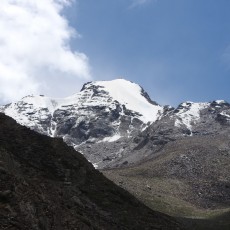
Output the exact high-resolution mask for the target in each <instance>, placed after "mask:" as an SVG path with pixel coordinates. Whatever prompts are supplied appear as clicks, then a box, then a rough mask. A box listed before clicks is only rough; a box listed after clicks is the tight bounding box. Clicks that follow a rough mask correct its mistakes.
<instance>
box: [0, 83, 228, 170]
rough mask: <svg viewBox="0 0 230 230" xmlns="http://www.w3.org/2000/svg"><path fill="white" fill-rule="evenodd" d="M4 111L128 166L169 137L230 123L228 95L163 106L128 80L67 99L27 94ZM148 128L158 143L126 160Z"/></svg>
mask: <svg viewBox="0 0 230 230" xmlns="http://www.w3.org/2000/svg"><path fill="white" fill-rule="evenodd" d="M0 112H3V113H5V114H6V115H9V116H11V117H13V118H14V119H15V120H16V121H17V122H18V123H20V124H22V125H25V126H27V127H30V128H31V129H33V130H35V131H37V132H40V133H42V134H45V135H48V136H51V137H62V138H63V139H64V141H65V142H66V143H67V144H69V145H71V146H73V147H74V148H75V149H76V150H78V151H80V152H82V153H83V154H84V155H85V157H86V158H87V159H88V160H89V161H90V162H92V163H93V164H94V166H95V167H97V168H105V167H123V166H125V165H126V166H127V165H129V161H130V160H129V158H130V157H131V158H133V159H132V160H131V164H133V163H135V162H138V161H140V160H144V158H146V157H148V156H149V155H151V154H152V153H153V152H155V151H158V150H157V149H159V148H161V147H162V146H163V145H164V144H165V143H167V142H168V141H173V140H174V139H175V138H176V139H178V138H183V137H185V136H192V135H206V134H207V133H209V134H210V133H212V132H215V129H216V130H217V131H218V130H219V131H221V132H222V131H223V130H222V129H226V128H227V129H228V124H229V122H230V104H229V103H228V102H226V101H224V100H216V101H213V102H203V103H197V102H189V101H187V102H183V103H181V104H179V105H178V107H177V108H173V107H171V106H160V105H159V104H157V103H156V102H154V101H152V100H151V98H150V97H149V95H148V94H147V93H146V92H145V91H144V89H143V88H142V87H140V86H139V85H137V84H135V83H133V82H129V81H126V80H124V79H116V80H112V81H96V82H88V83H86V84H84V85H83V87H82V89H81V91H80V92H79V93H76V94H73V95H72V96H70V97H66V98H56V99H55V98H49V97H45V96H43V95H42V96H27V97H24V98H23V99H22V100H21V101H18V102H16V103H12V104H9V105H6V106H1V107H0ZM212 122H213V124H212V128H211V129H212V130H211V129H210V128H209V127H208V126H209V125H210V124H211V123H212ZM205 123H206V125H205ZM151 127H152V128H151ZM202 127H203V130H201V128H202ZM145 130H147V131H145ZM149 130H154V133H153V134H151V135H150V136H152V137H153V136H155V138H153V142H152V141H151V140H150V142H151V143H152V145H153V147H151V148H150V150H149V149H148V150H147V149H146V148H145V150H143V151H142V152H143V154H142V153H140V154H138V156H137V157H134V155H135V154H134V155H133V156H132V155H130V157H128V158H127V159H125V158H126V157H124V156H126V155H127V154H128V153H130V152H133V151H134V153H135V150H138V151H139V150H141V149H143V148H144V146H146V144H147V142H149V140H148V135H149V133H148V132H149ZM157 130H158V131H157ZM169 130H171V131H169ZM208 130H209V131H208ZM156 135H157V136H156ZM130 146H131V147H130ZM132 146H133V148H132ZM154 146H155V147H154ZM91 148H93V149H94V153H93V154H92V153H91ZM152 148H155V150H154V151H152ZM146 151H147V152H146ZM126 162H128V164H127V163H126Z"/></svg>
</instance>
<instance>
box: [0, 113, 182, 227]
mask: <svg viewBox="0 0 230 230" xmlns="http://www.w3.org/2000/svg"><path fill="white" fill-rule="evenodd" d="M0 229H13V230H14V229H15V230H16V229H23V230H46V229H47V230H51V229H53V230H65V229H66V230H67V229H68V230H69V229H79V230H82V229H109V230H110V229H119V230H120V229H138V230H139V229H169V230H170V229H178V230H179V229H182V228H181V227H180V225H179V224H178V223H177V222H176V221H174V219H173V218H170V217H169V216H166V215H164V214H161V213H158V212H154V211H152V210H150V209H149V208H147V207H145V206H144V205H143V204H141V203H140V202H139V201H138V200H136V199H135V198H134V197H133V196H131V195H130V194H129V193H128V192H126V191H124V190H123V189H121V188H119V187H118V186H116V185H114V184H113V183H112V182H111V181H109V180H108V179H106V178H105V177H104V176H103V175H102V174H101V173H100V172H99V171H97V170H95V169H94V168H93V166H92V165H91V164H90V163H89V162H88V161H87V160H86V159H85V158H84V157H83V156H82V155H81V154H79V153H78V152H76V151H75V150H74V149H73V148H72V147H69V146H67V145H66V144H65V143H63V141H62V140H61V139H57V138H50V137H46V136H44V135H40V134H37V133H35V132H34V131H31V130H29V129H28V128H26V127H22V126H20V125H18V124H17V123H16V122H15V121H14V120H12V119H11V118H9V117H7V116H5V115H3V114H0Z"/></svg>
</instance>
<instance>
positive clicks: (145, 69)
mask: <svg viewBox="0 0 230 230" xmlns="http://www.w3.org/2000/svg"><path fill="white" fill-rule="evenodd" d="M139 2H140V4H133V1H131V0H130V1H129V0H116V1H115V0H98V1H96V3H95V0H80V1H79V2H78V3H76V4H74V5H73V6H72V7H71V8H68V10H67V11H66V12H65V13H66V16H67V18H68V19H69V22H70V24H71V26H73V27H76V28H77V30H78V32H79V33H80V34H81V36H82V37H81V39H77V40H74V41H72V48H73V49H77V50H80V51H83V52H84V53H86V54H87V56H88V57H89V60H90V65H91V72H92V76H93V78H94V79H95V80H102V79H104V80H106V79H113V78H116V77H118V76H123V77H125V78H126V79H128V80H130V81H134V82H137V83H139V84H141V85H142V86H143V87H144V88H145V89H146V91H148V93H149V94H150V96H151V97H152V99H153V100H156V101H158V102H159V103H162V104H173V105H177V104H178V103H180V102H182V101H186V100H191V101H211V100H214V99H225V100H228V101H230V93H229V86H230V49H229V46H230V14H229V10H230V1H229V0H218V1H217V0H153V1H151V0H149V1H139Z"/></svg>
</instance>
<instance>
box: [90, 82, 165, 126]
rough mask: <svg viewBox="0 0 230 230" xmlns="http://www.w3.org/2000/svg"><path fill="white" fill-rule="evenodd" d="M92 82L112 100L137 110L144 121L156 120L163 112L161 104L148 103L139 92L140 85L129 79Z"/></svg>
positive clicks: (140, 90)
mask: <svg viewBox="0 0 230 230" xmlns="http://www.w3.org/2000/svg"><path fill="white" fill-rule="evenodd" d="M92 84H93V85H96V86H98V87H99V88H101V89H102V90H104V91H106V92H108V93H109V95H110V96H111V97H112V99H113V100H116V101H118V102H119V103H120V104H122V105H125V107H126V108H127V109H129V110H132V111H135V112H138V113H139V114H140V115H141V116H140V117H139V119H140V120H142V121H143V122H144V123H147V122H149V121H151V122H154V121H156V120H157V119H158V117H159V116H160V115H161V114H162V112H163V107H162V106H160V105H152V104H150V103H149V102H148V100H147V99H146V98H145V97H144V96H143V95H142V94H141V92H142V89H141V87H140V86H139V85H137V84H135V83H132V82H130V81H127V80H124V79H116V80H112V81H96V82H92V83H91V85H92ZM89 86H90V84H89V85H88V87H89Z"/></svg>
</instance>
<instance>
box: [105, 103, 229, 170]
mask: <svg viewBox="0 0 230 230" xmlns="http://www.w3.org/2000/svg"><path fill="white" fill-rule="evenodd" d="M229 133H230V104H229V103H228V102H226V101H221V100H218V101H213V102H211V103H193V102H185V103H182V104H180V105H179V106H178V107H177V108H176V109H170V111H168V112H167V114H165V115H163V116H162V117H161V118H160V119H158V120H157V121H155V122H153V123H152V124H151V125H149V126H148V127H147V128H146V129H145V130H144V131H141V132H139V133H138V134H137V135H135V136H134V137H132V138H131V139H130V140H129V141H128V142H127V143H126V146H125V149H124V151H123V152H122V154H121V157H120V158H119V159H116V160H115V161H111V162H110V163H108V164H107V167H111V168H113V167H123V166H124V165H126V166H128V165H133V164H136V163H140V162H141V161H148V160H149V159H152V158H155V157H157V156H158V155H159V154H161V150H163V148H164V146H165V145H166V144H167V143H170V142H174V141H177V140H183V139H185V138H187V137H188V138H190V137H198V138H201V137H203V136H213V135H219V134H223V135H228V134H229ZM190 140H191V141H192V140H193V139H192V138H191V139H190ZM130 153H131V154H130Z"/></svg>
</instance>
